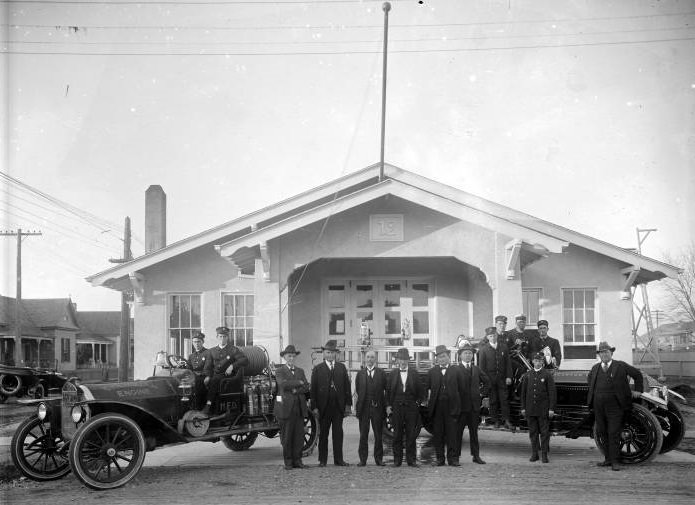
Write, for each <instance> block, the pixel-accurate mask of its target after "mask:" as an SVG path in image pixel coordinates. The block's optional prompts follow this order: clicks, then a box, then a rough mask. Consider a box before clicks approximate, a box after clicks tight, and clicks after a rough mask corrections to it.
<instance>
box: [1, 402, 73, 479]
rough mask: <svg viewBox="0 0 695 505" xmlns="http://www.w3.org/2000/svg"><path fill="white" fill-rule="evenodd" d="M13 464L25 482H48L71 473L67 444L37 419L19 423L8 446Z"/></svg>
mask: <svg viewBox="0 0 695 505" xmlns="http://www.w3.org/2000/svg"><path fill="white" fill-rule="evenodd" d="M10 454H11V456H12V462H13V463H14V466H15V467H17V470H19V472H20V473H21V474H22V475H23V476H24V477H27V478H28V479H32V480H38V481H47V480H55V479H60V478H61V477H64V476H65V475H67V474H68V473H70V462H69V461H68V444H67V442H66V441H65V440H63V438H62V437H61V436H60V434H55V433H52V432H51V425H50V423H44V422H42V421H41V420H40V419H39V418H38V417H37V416H36V415H33V416H31V417H30V418H28V419H26V420H25V421H24V422H22V423H21V424H20V425H19V426H18V427H17V431H15V433H14V436H13V437H12V442H11V443H10Z"/></svg>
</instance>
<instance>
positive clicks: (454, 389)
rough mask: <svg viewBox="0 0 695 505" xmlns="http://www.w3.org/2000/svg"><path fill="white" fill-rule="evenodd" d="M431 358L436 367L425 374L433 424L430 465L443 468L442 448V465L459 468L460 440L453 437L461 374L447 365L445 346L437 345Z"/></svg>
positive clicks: (449, 353) (461, 381)
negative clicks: (433, 358)
mask: <svg viewBox="0 0 695 505" xmlns="http://www.w3.org/2000/svg"><path fill="white" fill-rule="evenodd" d="M434 354H435V356H436V359H437V364H436V365H435V366H434V367H432V368H431V369H430V370H429V371H428V372H427V389H429V394H430V397H429V403H428V413H429V416H430V419H432V424H433V431H434V433H433V437H432V442H433V444H434V451H435V456H436V460H435V461H434V463H433V465H435V466H443V465H444V456H445V452H444V447H445V446H446V461H447V462H448V463H449V465H450V466H461V463H460V462H459V454H460V452H461V449H460V447H459V443H460V441H461V440H460V439H458V440H457V439H456V436H457V434H458V422H459V416H460V415H461V394H462V392H463V389H464V384H463V374H462V373H461V369H460V367H457V366H453V365H452V364H451V352H450V351H449V349H447V347H446V346H445V345H438V346H437V347H436V348H435V351H434Z"/></svg>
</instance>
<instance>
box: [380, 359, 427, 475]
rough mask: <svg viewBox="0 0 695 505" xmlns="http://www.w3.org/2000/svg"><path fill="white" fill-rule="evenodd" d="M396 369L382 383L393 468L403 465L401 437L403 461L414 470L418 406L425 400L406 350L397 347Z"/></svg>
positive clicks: (420, 383) (423, 391) (422, 389)
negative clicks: (390, 436) (391, 439)
mask: <svg viewBox="0 0 695 505" xmlns="http://www.w3.org/2000/svg"><path fill="white" fill-rule="evenodd" d="M395 359H396V363H397V365H398V368H395V369H393V370H391V372H390V373H389V377H388V380H387V382H386V414H387V415H389V416H391V426H392V427H393V466H401V465H402V464H403V436H404V435H405V461H406V463H407V464H408V466H412V467H417V466H419V465H418V464H417V453H416V445H415V441H416V440H417V435H418V432H419V431H420V411H419V408H420V405H421V404H422V403H423V402H424V401H425V387H424V386H423V385H422V382H420V376H419V375H418V373H417V372H416V371H415V369H413V368H410V367H409V363H410V356H409V355H408V349H406V348H405V347H401V348H400V349H398V352H397V353H396V357H395Z"/></svg>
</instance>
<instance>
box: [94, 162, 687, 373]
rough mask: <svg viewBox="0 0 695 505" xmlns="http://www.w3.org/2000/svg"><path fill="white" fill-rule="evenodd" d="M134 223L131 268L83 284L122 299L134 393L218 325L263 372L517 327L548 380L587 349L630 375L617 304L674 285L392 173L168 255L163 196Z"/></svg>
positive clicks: (190, 242)
mask: <svg viewBox="0 0 695 505" xmlns="http://www.w3.org/2000/svg"><path fill="white" fill-rule="evenodd" d="M145 221H146V222H145V228H146V229H145V242H146V252H145V254H144V255H143V256H141V257H139V258H136V259H134V260H132V261H130V262H128V263H123V264H119V265H117V266H114V267H112V268H110V269H108V270H106V271H103V272H100V273H97V274H95V275H93V276H91V277H89V278H88V279H87V280H88V281H89V282H91V283H92V285H94V286H104V287H107V288H110V289H114V290H118V291H123V290H133V291H134V294H135V302H134V307H133V311H134V320H135V321H134V332H135V333H134V336H135V364H134V367H135V377H136V378H144V377H146V376H147V375H149V373H150V372H151V363H152V359H153V357H154V356H155V354H156V353H157V351H160V350H166V351H167V352H169V353H171V354H181V355H184V356H186V355H188V353H189V352H190V347H191V336H192V335H193V334H194V333H195V332H197V331H202V332H204V333H206V334H207V335H208V340H207V342H208V346H209V345H211V344H210V341H212V345H214V337H212V336H213V335H214V331H215V327H217V326H220V325H225V326H228V327H229V328H231V329H232V331H233V336H234V342H235V343H236V345H252V344H258V345H261V346H263V347H265V348H266V349H267V350H268V353H269V355H270V359H271V360H274V361H279V360H280V358H279V352H280V350H281V349H282V348H283V347H284V346H285V345H287V344H294V345H295V346H296V347H297V348H298V349H300V350H301V351H302V354H301V355H300V356H299V357H298V360H297V361H298V364H300V365H301V366H304V367H306V368H310V367H311V366H312V364H313V363H312V361H313V359H312V358H316V359H320V358H319V357H318V354H317V353H312V350H317V349H319V348H320V346H321V345H322V344H324V343H325V342H326V341H327V340H328V339H336V340H338V342H339V345H341V346H343V348H344V350H345V359H346V360H347V361H348V362H350V363H351V356H359V354H360V352H361V351H362V350H363V349H364V347H363V345H362V344H363V343H364V342H365V341H367V340H368V341H369V342H371V343H372V344H374V345H378V346H380V347H381V348H383V349H384V352H387V353H388V352H395V350H396V349H397V348H398V347H399V346H406V347H408V348H409V350H410V352H411V354H413V355H415V356H417V357H423V359H424V358H425V357H427V356H431V351H432V349H433V348H434V346H436V345H438V344H444V345H448V346H453V345H454V343H455V342H456V340H457V337H458V335H460V334H464V335H466V336H469V337H475V339H476V340H477V339H478V338H479V337H480V336H482V335H483V334H484V330H485V328H486V327H487V326H491V325H493V319H494V316H495V315H497V314H505V315H507V316H509V317H510V322H511V323H512V324H513V316H514V315H515V314H519V313H522V312H523V313H525V314H527V315H528V317H529V322H530V323H531V326H533V325H534V324H535V323H536V322H537V321H538V320H539V319H547V320H548V321H549V322H550V334H551V335H552V336H554V337H556V338H558V339H559V340H560V342H561V344H562V349H563V355H564V359H563V361H562V368H567V369H573V368H574V369H586V368H588V367H589V366H590V365H592V364H593V363H594V362H595V359H596V354H595V350H596V347H597V344H598V341H599V340H608V341H609V342H611V343H612V344H613V345H616V346H617V348H618V350H617V352H616V358H617V359H622V360H626V361H630V362H631V361H632V355H631V347H632V346H631V344H632V342H631V331H632V300H631V299H630V290H631V288H632V287H633V286H635V285H637V284H640V283H647V282H651V281H654V280H658V279H662V278H664V277H672V278H673V277H675V276H676V275H677V274H678V269H677V268H675V267H673V266H671V265H667V264H664V263H661V262H659V261H656V260H653V259H650V258H647V257H644V256H640V255H638V254H636V253H634V252H632V251H629V250H626V249H623V248H620V247H617V246H614V245H611V244H608V243H606V242H603V241H601V240H597V239H594V238H591V237H588V236H586V235H583V234H581V233H577V232H575V231H572V230H568V229H566V228H563V227H561V226H558V225H555V224H552V223H549V222H547V221H543V220H540V219H537V218H534V217H532V216H530V215H527V214H524V213H522V212H519V211H517V210H514V209H510V208H508V207H505V206H502V205H499V204H497V203H493V202H490V201H488V200H484V199H482V198H479V197H477V196H474V195H471V194H469V193H466V192H464V191H461V190H459V189H456V188H453V187H450V186H447V185H444V184H441V183H438V182H436V181H433V180H430V179H426V178H424V177H421V176H419V175H416V174H414V173H411V172H408V171H406V170H402V169H400V168H397V167H394V166H391V165H386V167H385V173H384V177H383V178H382V177H380V175H379V166H378V165H374V166H371V167H367V168H365V169H363V170H360V171H358V172H356V173H353V174H350V175H347V176H345V177H342V178H340V179H337V180H334V181H332V182H330V183H327V184H324V185H322V186H320V187H317V188H314V189H312V190H310V191H307V192H305V193H302V194H300V195H297V196H295V197H292V198H289V199H287V200H284V201H281V202H278V203H277V204H275V205H272V206H270V207H267V208H264V209H261V210H258V211H255V212H252V213H250V214H248V215H246V216H242V217H240V218H237V219H234V220H232V221H229V222H227V223H225V224H222V225H220V226H217V227H214V228H211V229H208V230H205V231H202V232H201V233H199V234H197V235H194V236H191V237H188V238H186V239H184V240H181V241H178V242H176V243H174V244H171V245H167V244H166V195H165V194H164V192H163V190H162V188H161V187H159V186H151V187H150V188H149V189H148V190H147V193H146V217H145ZM510 326H511V325H510ZM380 359H382V357H381V356H380ZM387 361H388V359H387Z"/></svg>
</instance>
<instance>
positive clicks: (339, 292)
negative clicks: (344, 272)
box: [328, 284, 346, 337]
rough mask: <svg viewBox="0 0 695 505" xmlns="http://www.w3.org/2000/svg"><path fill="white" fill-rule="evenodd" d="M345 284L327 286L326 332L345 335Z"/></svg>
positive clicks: (331, 334)
mask: <svg viewBox="0 0 695 505" xmlns="http://www.w3.org/2000/svg"><path fill="white" fill-rule="evenodd" d="M345 300H346V298H345V285H344V284H331V285H329V286H328V334H329V335H330V336H332V337H334V336H336V335H345V308H346V307H345Z"/></svg>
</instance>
